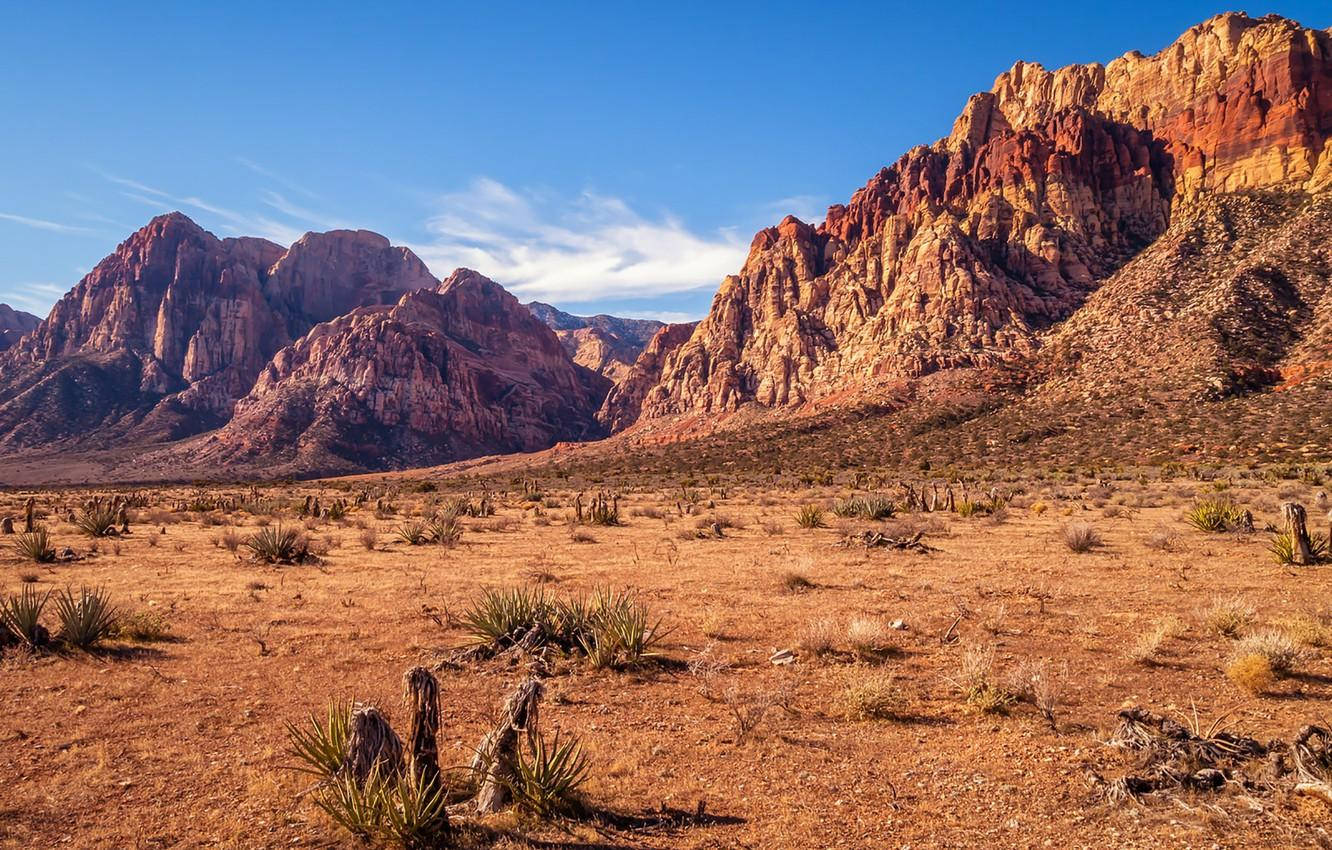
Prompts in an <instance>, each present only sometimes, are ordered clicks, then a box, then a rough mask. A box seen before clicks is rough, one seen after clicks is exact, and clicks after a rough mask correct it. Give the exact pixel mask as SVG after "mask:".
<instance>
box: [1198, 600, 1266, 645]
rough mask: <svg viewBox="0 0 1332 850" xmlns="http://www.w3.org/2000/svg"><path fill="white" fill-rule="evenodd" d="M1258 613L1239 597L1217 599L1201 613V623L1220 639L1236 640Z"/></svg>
mask: <svg viewBox="0 0 1332 850" xmlns="http://www.w3.org/2000/svg"><path fill="white" fill-rule="evenodd" d="M1256 616H1258V612H1257V611H1255V610H1254V607H1253V605H1252V604H1251V603H1250V602H1249V601H1248V600H1247V599H1244V598H1243V597H1241V596H1232V597H1217V598H1216V599H1214V600H1212V604H1211V606H1209V607H1208V608H1207V610H1205V611H1203V615H1202V617H1203V623H1204V625H1206V626H1207V628H1208V629H1210V630H1211V631H1214V632H1216V633H1217V634H1219V635H1221V636H1222V637H1228V638H1236V637H1239V635H1240V632H1242V631H1244V629H1246V628H1247V627H1248V626H1249V624H1250V623H1252V622H1253V620H1254V617H1256Z"/></svg>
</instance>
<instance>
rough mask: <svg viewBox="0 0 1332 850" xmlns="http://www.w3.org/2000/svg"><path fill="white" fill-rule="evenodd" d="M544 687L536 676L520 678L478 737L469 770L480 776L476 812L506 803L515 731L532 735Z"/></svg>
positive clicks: (514, 757)
mask: <svg viewBox="0 0 1332 850" xmlns="http://www.w3.org/2000/svg"><path fill="white" fill-rule="evenodd" d="M544 690H545V689H544V687H543V686H542V684H541V682H540V681H539V680H537V679H524V680H523V681H522V682H521V683H519V685H518V687H517V688H516V689H515V690H514V692H513V693H512V694H510V695H509V698H508V699H507V700H505V702H504V708H503V710H502V711H501V712H500V719H499V722H498V723H497V724H495V728H494V729H492V730H490V731H489V732H488V733H486V736H485V737H484V738H482V739H481V745H480V746H479V747H477V749H476V756H475V757H474V758H473V759H472V770H473V772H474V773H476V775H477V776H480V777H481V779H480V783H479V784H480V788H479V790H478V791H477V793H476V811H477V813H478V814H483V815H484V814H491V813H494V812H498V811H499V810H500V809H503V808H504V806H505V805H507V804H508V802H509V787H508V784H507V783H508V781H510V780H511V779H512V777H513V775H514V772H515V770H516V769H517V768H516V764H517V761H518V745H519V740H520V738H519V734H520V733H522V734H526V735H527V736H528V737H529V738H535V736H536V734H537V722H538V705H539V703H540V702H541V695H542V692H543V691H544Z"/></svg>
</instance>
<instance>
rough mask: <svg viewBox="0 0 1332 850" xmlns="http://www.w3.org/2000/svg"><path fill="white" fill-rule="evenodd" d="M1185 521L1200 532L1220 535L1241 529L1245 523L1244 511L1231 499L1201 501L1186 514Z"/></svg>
mask: <svg viewBox="0 0 1332 850" xmlns="http://www.w3.org/2000/svg"><path fill="white" fill-rule="evenodd" d="M1184 519H1185V521H1186V522H1188V524H1189V525H1191V526H1193V527H1194V528H1196V529H1198V530H1199V531H1205V532H1207V533H1209V534H1219V533H1221V532H1223V531H1233V530H1235V529H1237V528H1239V527H1240V526H1241V525H1242V524H1243V522H1244V509H1243V508H1241V507H1240V506H1239V505H1237V504H1235V503H1234V502H1232V501H1231V500H1229V499H1223V498H1207V499H1200V500H1198V501H1197V502H1196V503H1195V504H1194V505H1193V507H1191V508H1189V510H1188V511H1187V512H1186V513H1185V514H1184Z"/></svg>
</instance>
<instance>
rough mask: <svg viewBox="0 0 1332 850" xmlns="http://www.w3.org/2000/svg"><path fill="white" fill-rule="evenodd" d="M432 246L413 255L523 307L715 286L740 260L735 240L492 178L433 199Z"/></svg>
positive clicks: (592, 196) (604, 199) (595, 197)
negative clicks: (508, 294)
mask: <svg viewBox="0 0 1332 850" xmlns="http://www.w3.org/2000/svg"><path fill="white" fill-rule="evenodd" d="M426 229H427V230H428V231H429V232H430V233H431V235H432V236H433V237H434V239H433V241H431V242H429V243H427V244H422V245H412V246H411V247H412V248H413V250H415V251H416V252H417V253H418V254H420V255H421V258H422V259H423V260H425V261H426V263H427V264H428V265H429V266H430V267H431V269H432V270H433V271H434V272H435V273H436V274H437V275H447V274H448V273H449V272H450V271H452V270H453V269H454V268H455V267H457V266H467V267H469V268H474V269H476V270H477V271H480V272H482V273H483V274H485V275H487V276H488V277H492V278H494V279H495V280H497V281H499V282H500V283H501V284H503V285H504V286H505V287H506V288H508V289H509V290H511V291H512V292H514V293H515V294H517V295H519V296H521V297H522V298H524V299H528V298H540V299H543V300H555V301H564V302H569V301H587V300H592V299H597V298H609V297H624V296H647V295H664V294H668V293H673V292H684V291H688V290H693V289H698V288H701V287H710V286H715V285H716V284H717V283H718V282H719V281H720V280H721V278H722V277H723V276H725V275H726V274H728V273H732V272H734V271H736V270H737V269H738V268H739V267H740V264H741V263H742V262H743V261H744V258H745V252H746V250H747V248H748V244H747V243H745V242H742V241H741V240H740V239H739V238H737V236H736V235H735V234H734V233H731V232H727V231H718V232H716V233H696V232H694V231H691V230H690V229H689V228H688V227H686V226H685V225H684V224H683V223H682V222H681V221H680V220H679V219H677V218H675V217H673V216H671V215H662V216H661V217H659V218H656V219H652V218H647V217H644V216H642V215H640V214H639V213H638V212H636V211H634V210H633V209H632V208H630V207H629V205H628V204H626V203H625V202H624V201H622V200H620V199H619V198H614V197H608V196H605V195H599V194H596V193H594V192H584V193H582V194H581V195H579V196H577V197H576V198H571V199H570V198H560V197H557V196H554V195H551V194H550V193H544V192H535V191H521V190H515V189H512V188H510V187H508V186H505V185H504V184H503V183H500V182H498V181H496V180H491V179H489V178H479V179H477V180H474V181H473V182H472V183H471V184H470V185H469V186H468V187H467V189H465V190H464V191H461V192H454V193H450V194H447V195H445V196H443V197H442V198H440V199H439V202H438V209H437V212H436V213H435V214H434V215H433V216H431V217H430V219H429V220H428V221H427V223H426Z"/></svg>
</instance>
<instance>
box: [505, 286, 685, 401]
mask: <svg viewBox="0 0 1332 850" xmlns="http://www.w3.org/2000/svg"><path fill="white" fill-rule="evenodd" d="M527 309H529V310H531V311H532V315H534V316H536V317H537V318H538V319H540V320H541V321H543V322H545V323H546V324H547V325H549V326H550V328H551V329H552V330H554V331H555V335H556V336H557V337H559V339H560V343H561V344H562V345H563V346H564V350H565V351H568V352H569V356H570V357H572V358H573V360H574V362H575V363H577V364H579V365H580V366H586V367H587V368H589V369H591V370H592V371H593V372H598V373H600V374H602V375H605V376H606V377H607V378H609V379H610V380H611V381H612V382H615V383H618V382H620V381H621V380H623V379H624V378H625V376H626V375H628V374H629V369H630V367H631V366H633V365H634V361H635V360H637V359H638V356H639V355H640V354H642V353H643V349H644V348H645V347H646V346H647V344H648V341H649V340H650V339H652V337H653V335H654V334H656V332H657V331H658V330H660V329H661V327H662V323H661V322H658V321H654V320H652V319H622V318H620V317H618V316H608V315H606V314H604V313H599V314H597V315H595V316H574V315H571V314H569V313H565V312H564V311H562V310H559V309H556V308H555V307H552V306H550V305H549V304H543V303H541V302H540V301H532V302H531V303H529V304H527Z"/></svg>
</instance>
